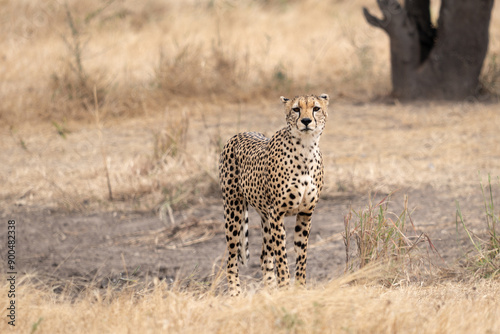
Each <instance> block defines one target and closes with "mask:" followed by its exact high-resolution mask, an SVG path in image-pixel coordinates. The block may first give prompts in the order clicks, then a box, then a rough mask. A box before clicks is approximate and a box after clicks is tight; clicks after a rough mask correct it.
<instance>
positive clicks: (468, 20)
mask: <svg viewBox="0 0 500 334" xmlns="http://www.w3.org/2000/svg"><path fill="white" fill-rule="evenodd" d="M493 2H494V0H442V1H441V9H440V12H439V19H438V27H437V29H436V28H435V27H433V26H432V23H431V20H430V9H429V5H430V0H405V2H404V3H405V5H404V8H403V7H401V5H400V4H399V2H398V1H397V0H377V3H378V6H379V8H380V10H381V11H382V13H383V18H382V19H379V18H376V17H374V16H373V15H371V14H370V12H369V11H368V10H367V9H366V8H363V12H364V15H365V18H366V20H367V22H368V23H369V24H371V25H373V26H375V27H378V28H381V29H383V30H384V31H385V32H386V33H387V34H388V35H389V38H390V47H391V70H392V88H393V92H392V95H393V96H394V97H396V98H398V99H402V100H412V99H420V98H423V99H448V100H459V99H467V98H471V97H475V96H477V95H478V90H479V74H480V72H481V67H482V65H483V61H484V58H485V56H486V51H487V49H488V28H489V23H490V16H491V11H492V8H493Z"/></svg>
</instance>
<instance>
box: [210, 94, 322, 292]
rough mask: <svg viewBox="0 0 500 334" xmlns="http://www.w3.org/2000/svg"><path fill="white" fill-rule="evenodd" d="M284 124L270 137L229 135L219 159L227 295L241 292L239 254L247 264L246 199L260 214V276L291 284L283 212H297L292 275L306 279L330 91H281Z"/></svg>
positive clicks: (300, 282)
mask: <svg viewBox="0 0 500 334" xmlns="http://www.w3.org/2000/svg"><path fill="white" fill-rule="evenodd" d="M281 101H282V102H283V104H284V106H285V116H286V123H287V125H286V127H284V128H283V129H281V130H279V131H278V132H276V133H275V134H274V136H272V137H271V139H269V138H266V137H265V136H264V135H262V134H260V133H255V132H244V133H239V134H237V135H235V136H233V137H232V138H231V139H229V141H228V142H227V143H226V145H225V146H224V149H223V151H222V154H221V157H220V162H219V181H220V186H221V189H222V197H223V200H224V220H225V231H226V242H227V249H228V253H229V257H228V262H227V280H228V284H229V292H230V294H231V295H238V294H239V293H240V292H241V287H240V280H239V276H238V259H239V260H240V261H241V262H242V263H243V264H246V262H247V260H248V258H249V252H248V205H251V206H252V207H254V208H255V209H256V211H257V212H258V213H259V215H260V217H261V227H262V237H263V242H262V253H261V256H260V264H261V268H262V272H263V278H264V282H266V284H267V285H274V284H275V265H274V264H275V263H276V276H277V280H278V285H279V286H286V285H289V284H290V271H289V268H288V260H287V252H286V248H285V245H286V235H285V226H284V217H285V216H291V215H295V216H296V225H295V235H294V249H295V252H296V253H297V260H296V268H295V281H296V282H297V283H299V284H302V285H303V284H305V282H306V260H307V243H308V238H309V231H310V228H311V217H312V214H313V212H314V209H315V207H316V204H317V202H318V199H319V195H320V193H321V190H322V188H323V159H322V157H321V152H320V151H319V147H318V143H319V138H320V136H321V133H322V132H323V129H324V127H325V123H326V119H327V117H328V110H327V108H328V95H327V94H322V95H320V96H316V95H304V96H297V97H295V98H293V99H287V98H284V97H281Z"/></svg>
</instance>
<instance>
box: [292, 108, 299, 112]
mask: <svg viewBox="0 0 500 334" xmlns="http://www.w3.org/2000/svg"><path fill="white" fill-rule="evenodd" d="M292 110H293V111H295V112H300V108H292Z"/></svg>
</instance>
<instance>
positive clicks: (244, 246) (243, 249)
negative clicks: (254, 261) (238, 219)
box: [239, 208, 250, 265]
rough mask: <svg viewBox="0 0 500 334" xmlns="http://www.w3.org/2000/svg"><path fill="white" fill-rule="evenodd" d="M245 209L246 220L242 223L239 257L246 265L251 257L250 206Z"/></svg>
mask: <svg viewBox="0 0 500 334" xmlns="http://www.w3.org/2000/svg"><path fill="white" fill-rule="evenodd" d="M244 210H245V220H244V221H243V224H241V231H240V251H239V257H240V261H241V263H242V264H243V265H246V264H247V263H248V259H249V258H250V252H249V251H248V208H245V209H244Z"/></svg>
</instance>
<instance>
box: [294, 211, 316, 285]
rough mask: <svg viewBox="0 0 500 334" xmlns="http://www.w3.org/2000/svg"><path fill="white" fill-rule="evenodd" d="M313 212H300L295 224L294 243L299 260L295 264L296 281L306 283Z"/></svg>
mask: <svg viewBox="0 0 500 334" xmlns="http://www.w3.org/2000/svg"><path fill="white" fill-rule="evenodd" d="M311 216H312V212H299V214H298V215H297V220H296V224H295V235H294V238H293V244H294V249H295V253H296V254H297V261H296V264H295V283H298V284H300V285H305V284H306V265H307V243H308V240H309V231H310V229H311Z"/></svg>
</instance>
